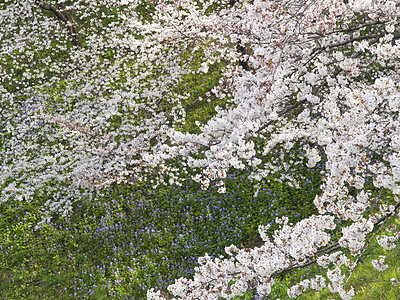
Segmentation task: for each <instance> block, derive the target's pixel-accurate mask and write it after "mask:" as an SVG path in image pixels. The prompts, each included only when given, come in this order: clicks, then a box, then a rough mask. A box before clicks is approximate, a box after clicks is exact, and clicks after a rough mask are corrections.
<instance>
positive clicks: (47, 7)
mask: <svg viewBox="0 0 400 300" xmlns="http://www.w3.org/2000/svg"><path fill="white" fill-rule="evenodd" d="M35 3H36V4H37V5H38V6H39V7H40V8H41V9H43V10H47V11H50V12H52V13H53V14H54V15H55V16H56V18H57V19H58V20H60V21H62V22H64V23H65V25H66V26H67V28H68V33H69V34H70V36H71V38H72V44H74V45H75V46H78V47H81V46H82V43H81V41H80V39H79V37H78V32H77V30H76V28H75V26H74V25H73V21H72V20H71V18H70V16H69V15H68V14H67V13H66V11H61V10H59V9H57V7H55V6H54V5H51V4H48V3H44V2H43V1H39V0H36V1H35Z"/></svg>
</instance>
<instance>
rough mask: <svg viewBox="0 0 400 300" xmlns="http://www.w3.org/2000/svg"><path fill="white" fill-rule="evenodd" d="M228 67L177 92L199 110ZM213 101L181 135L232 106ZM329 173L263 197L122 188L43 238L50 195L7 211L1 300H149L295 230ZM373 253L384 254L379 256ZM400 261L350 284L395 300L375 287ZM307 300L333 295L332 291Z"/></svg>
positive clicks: (0, 238) (245, 188) (366, 295)
mask: <svg viewBox="0 0 400 300" xmlns="http://www.w3.org/2000/svg"><path fill="white" fill-rule="evenodd" d="M39 54H43V55H46V53H39ZM220 67H221V66H214V67H213V68H211V70H210V72H209V73H208V74H204V75H199V76H188V77H186V78H184V80H183V82H182V85H180V86H178V87H177V89H179V90H182V92H186V91H189V92H190V93H191V97H190V99H191V100H193V101H195V99H197V98H198V97H199V96H201V95H203V94H204V92H205V91H207V90H208V89H210V88H211V87H212V86H213V85H215V83H216V82H217V81H218V80H219V68H220ZM32 84H34V82H32ZM54 97H57V88H56V89H55V90H54ZM214 100H215V101H212V102H211V103H208V102H206V101H199V102H196V103H189V102H188V103H186V105H187V106H186V107H187V111H188V113H187V120H188V121H187V123H186V124H184V126H183V128H182V129H183V130H185V131H192V130H193V131H195V129H194V128H193V127H194V125H193V124H194V122H195V121H200V122H201V123H203V122H205V121H206V120H207V119H209V118H210V117H211V116H212V114H213V109H214V107H215V105H223V104H224V102H223V101H221V100H218V99H214ZM298 155H301V154H298ZM322 167H323V166H322V165H319V166H318V167H317V168H315V169H313V170H309V169H306V168H305V167H304V168H303V169H301V170H300V172H302V173H303V175H304V176H306V178H307V179H308V180H309V181H307V182H306V183H304V184H302V185H301V186H302V188H301V189H300V190H295V189H292V188H288V187H286V186H284V185H282V184H279V183H272V184H264V185H263V186H262V187H261V189H260V193H259V195H258V196H257V197H253V195H254V192H255V187H254V186H253V185H252V184H251V183H250V182H248V180H246V176H247V173H246V172H243V173H241V174H240V173H232V174H230V177H229V180H228V183H227V186H228V192H227V194H226V195H219V194H217V193H216V191H214V190H208V191H201V190H200V189H199V186H198V185H197V184H195V183H193V182H191V181H190V180H187V181H186V182H185V184H184V185H183V186H182V187H178V186H170V187H159V188H157V189H156V190H154V189H153V188H152V187H151V185H150V184H147V183H137V184H134V185H130V186H123V185H113V186H112V187H111V188H107V189H105V190H103V191H102V192H103V194H104V196H103V197H97V198H96V199H93V200H91V199H87V198H82V200H81V201H80V202H77V203H75V205H74V211H73V213H72V214H71V215H70V216H69V217H67V218H58V219H53V220H52V222H51V224H49V225H48V226H45V227H44V228H43V229H41V230H34V226H35V224H36V223H37V222H38V220H39V211H38V208H39V207H40V206H41V204H42V203H44V202H45V201H46V200H47V199H48V198H49V197H50V198H51V195H48V196H45V195H43V194H38V195H37V196H36V200H35V201H36V202H31V203H24V202H13V201H10V202H8V203H1V204H0V299H74V298H77V299H79V298H84V299H109V298H116V299H124V298H127V299H129V298H131V299H142V298H144V295H145V291H146V290H147V289H148V288H150V287H156V288H163V289H165V287H166V286H167V285H168V284H170V283H172V282H173V281H174V279H175V278H177V277H179V276H191V275H192V274H193V267H194V266H195V265H196V258H197V257H198V256H200V255H203V254H204V253H206V252H208V253H210V254H212V255H219V254H222V253H223V249H224V246H227V245H229V244H231V243H234V244H237V245H243V246H254V245H258V244H259V243H260V240H259V238H258V234H257V226H258V224H267V223H270V222H272V220H273V219H274V218H275V217H277V216H282V215H290V216H291V220H292V221H295V220H296V219H298V218H301V217H304V216H306V215H307V214H309V213H312V212H313V208H312V200H313V198H314V196H315V194H316V193H317V186H318V185H319V183H320V182H319V179H318V178H319V170H320V169H321V168H322ZM373 252H374V253H375V254H379V255H381V254H382V253H384V252H382V250H381V249H380V248H379V247H376V248H373ZM398 261H399V260H397V259H396V258H394V259H393V260H391V261H390V268H389V269H388V270H387V271H385V272H383V273H380V274H376V272H375V271H374V270H373V269H371V267H370V263H369V262H368V256H367V257H366V258H365V264H362V265H360V266H359V267H358V268H357V270H356V271H355V272H354V274H353V276H352V279H351V280H350V282H351V283H352V284H353V285H354V286H355V287H356V289H357V290H359V291H360V292H359V294H358V296H357V297H358V299H383V298H385V297H387V298H388V299H396V298H395V295H396V294H399V293H400V291H399V290H398V288H397V287H394V286H392V285H391V284H390V283H374V282H373V281H374V280H376V279H375V278H374V276H375V277H377V276H380V277H377V278H380V279H382V278H383V279H390V278H392V277H396V274H398V273H399V267H400V266H399V264H400V263H399V262H398ZM307 272H312V270H306V271H299V272H295V273H293V274H292V275H291V277H289V278H288V279H286V280H284V281H281V282H279V283H278V284H277V285H276V286H275V287H274V290H273V293H272V295H270V298H280V299H285V298H286V296H285V291H286V288H287V286H288V284H290V283H291V282H292V281H294V279H296V278H298V277H301V276H303V275H304V273H307ZM239 298H245V299H254V298H255V295H253V294H252V293H249V294H248V295H246V296H244V297H239ZM303 298H304V299H328V298H332V296H331V295H329V294H327V293H325V292H324V291H323V292H321V293H314V294H313V293H307V294H305V295H304V296H303Z"/></svg>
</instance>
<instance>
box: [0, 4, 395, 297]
mask: <svg viewBox="0 0 400 300" xmlns="http://www.w3.org/2000/svg"><path fill="white" fill-rule="evenodd" d="M0 7H1V9H2V10H1V19H0V22H1V24H2V26H1V29H0V30H1V31H0V32H1V33H0V34H1V35H0V39H1V43H2V47H1V52H0V53H1V55H2V58H1V59H2V62H4V63H5V65H8V66H10V65H12V67H7V68H2V69H0V72H1V76H2V78H3V81H4V84H3V86H2V87H1V89H2V90H1V93H2V102H3V105H2V108H1V109H2V111H1V112H2V113H1V115H2V120H1V122H2V125H3V128H5V130H6V131H5V134H3V135H2V139H3V141H2V144H1V147H2V152H3V154H2V156H3V158H2V181H1V183H2V186H3V187H2V199H3V201H6V200H7V199H9V198H10V197H16V198H18V199H21V200H25V201H29V200H30V199H31V198H32V197H33V196H34V195H35V193H37V191H38V190H40V189H43V190H46V191H50V192H52V193H54V201H52V202H51V203H46V204H45V211H44V214H45V216H47V217H45V218H44V221H46V218H49V217H50V216H51V213H52V212H59V213H67V212H68V211H69V210H70V209H71V203H72V202H73V201H76V199H79V195H80V193H82V190H87V189H88V188H94V187H96V186H102V185H105V184H108V183H110V182H112V181H127V182H129V181H130V180H132V179H133V178H134V179H135V180H153V181H154V184H155V185H157V184H171V183H178V184H179V183H180V181H181V180H182V178H184V176H183V177H182V176H181V175H182V174H184V173H185V172H188V170H193V172H195V173H196V175H195V176H194V179H195V180H196V181H198V182H199V183H201V185H202V187H203V188H208V186H210V184H212V185H214V184H215V185H216V186H217V187H218V190H219V192H221V193H223V192H225V190H226V188H225V186H224V178H225V177H226V176H227V173H228V172H229V171H230V170H231V169H244V168H249V169H251V170H252V175H251V176H250V178H249V180H254V181H262V180H266V179H267V178H268V175H269V174H274V173H278V172H279V171H280V170H282V169H287V168H290V166H291V164H296V162H294V161H292V162H290V163H288V162H285V161H284V160H283V159H282V157H281V156H280V155H279V153H280V152H290V151H291V149H293V147H294V146H296V147H300V148H301V149H302V150H303V152H304V153H306V156H305V159H306V160H307V165H308V166H310V167H312V166H314V165H315V164H316V163H317V162H318V161H320V160H321V159H322V157H323V158H324V159H326V170H325V174H323V176H324V178H323V179H324V183H323V184H322V186H321V187H320V188H321V190H322V193H321V195H319V196H317V197H316V198H315V200H314V204H315V206H316V208H317V209H318V213H319V214H317V215H313V216H310V217H308V218H306V219H303V220H302V221H300V222H298V223H296V224H291V223H289V220H288V219H287V218H282V219H279V220H277V222H278V223H279V224H281V225H280V229H278V230H276V231H274V232H270V231H269V228H268V227H264V226H260V228H259V233H260V235H261V237H262V239H263V241H264V244H263V245H262V246H261V247H256V248H253V249H240V248H238V247H236V246H233V245H232V246H231V247H228V248H226V253H227V257H220V258H211V257H209V256H208V255H205V256H204V257H201V258H199V267H197V268H196V273H195V275H194V277H193V279H185V278H180V279H178V280H177V281H176V282H175V284H173V285H171V286H170V287H169V292H170V294H171V295H173V296H171V295H166V294H164V293H162V292H161V291H154V290H150V291H149V292H148V298H149V299H169V297H170V296H171V297H178V298H182V299H218V298H220V297H223V298H228V299H230V298H233V297H234V296H236V295H241V294H243V293H245V292H246V291H247V290H248V289H249V288H250V287H255V288H256V290H257V292H258V293H259V294H261V295H268V294H269V293H270V292H271V288H272V286H273V284H274V278H276V277H277V276H278V275H282V274H285V272H287V271H290V270H293V269H297V268H302V267H305V266H309V265H312V264H317V265H319V266H320V267H321V270H325V271H323V273H321V275H318V276H316V277H314V278H309V279H306V280H304V281H301V282H299V283H298V284H296V285H295V286H293V287H292V288H291V289H290V290H289V296H290V297H296V296H298V295H300V294H301V293H303V292H304V291H306V290H309V289H317V290H318V289H321V288H323V287H325V286H328V287H329V289H330V291H331V292H332V293H338V294H339V295H340V297H341V298H343V299H350V298H351V297H352V296H353V295H354V294H355V291H354V289H352V288H351V287H348V286H346V283H347V281H348V278H349V276H351V274H352V272H353V271H354V269H355V268H356V266H357V264H358V263H359V260H360V257H361V256H362V254H363V253H364V252H365V251H366V249H367V248H368V246H369V245H370V244H371V242H372V241H373V240H374V239H377V242H378V244H379V245H380V246H382V247H383V248H385V249H387V250H393V249H394V248H395V246H396V241H397V240H398V238H399V236H400V235H399V234H400V233H399V231H398V228H395V229H390V232H389V231H388V230H387V233H386V234H384V235H379V236H378V232H383V229H388V228H387V224H388V223H389V222H390V220H391V219H394V218H398V217H399V216H400V215H399V212H398V208H399V207H400V200H399V199H398V198H397V195H398V194H399V193H400V189H399V182H400V171H399V170H400V154H399V150H400V119H399V108H400V86H399V83H398V82H400V78H399V77H400V75H399V74H400V73H399V66H400V63H399V59H400V32H399V30H400V24H399V18H400V2H399V1H397V0H393V1H385V0H381V1H379V0H377V1H369V0H348V1H343V0H340V1H339V0H302V1H283V0H282V1H280V0H275V1H272V0H271V1H269V0H266V1H263V0H253V1H250V0H249V1H245V0H244V1H232V0H230V1H228V0H218V1H217V0H207V1H206V0H197V1H194V0H176V1H163V0H159V1H156V0H155V1H137V0H125V1H111V0H109V1H106V0H104V1H90V0H86V1H83V0H82V1H48V2H45V1H29V0H24V1H8V2H6V3H5V4H2V5H1V6H0ZM16 16H18V17H16ZM105 19H107V20H109V21H107V22H108V23H107V24H106V23H105ZM110 20H112V21H110ZM3 24H4V26H3ZM45 51H53V52H54V54H55V55H54V57H52V58H49V56H46V55H43V53H44V52H45ZM195 57H196V58H197V60H196V61H195V60H194V58H195ZM199 61H200V63H199ZM215 65H219V66H223V68H222V67H221V68H222V69H221V79H220V80H219V82H218V83H217V84H215V85H214V86H213V87H212V88H210V90H209V91H207V92H205V93H204V94H202V95H199V99H198V101H216V99H223V100H224V103H225V105H224V106H223V107H217V108H216V114H215V115H214V116H213V117H212V118H211V119H210V120H208V121H207V122H205V123H204V124H200V123H197V124H196V126H197V127H198V128H196V131H193V132H186V131H184V130H181V128H182V124H185V116H186V111H185V109H184V107H185V105H184V103H185V101H187V100H188V99H189V96H190V95H189V94H188V93H184V92H182V91H181V90H180V89H179V88H177V86H179V85H180V83H181V82H183V81H184V78H185V76H188V75H190V76H191V75H199V76H200V74H204V73H207V72H209V70H210V69H211V68H213V67H214V66H215ZM38 143H39V144H40V143H41V146H40V150H39V148H38V146H37V145H38ZM301 159H303V158H301ZM177 161H179V162H180V163H181V165H180V166H179V167H177V163H176V162H177ZM153 170H157V171H158V172H157V175H156V176H154V175H153V174H154V173H153V172H152V171H153ZM27 174H35V176H27ZM146 174H152V175H151V176H152V177H151V179H150V178H149V177H148V176H147V175H146ZM282 174H283V173H282ZM167 178H168V181H167ZM300 178H301V175H300V174H295V175H293V176H288V175H282V178H281V179H280V180H282V181H283V182H285V183H287V184H289V185H293V186H298V184H299V183H298V181H299V179H300ZM372 189H375V190H380V191H385V192H386V193H389V194H390V195H391V199H392V200H391V201H389V202H387V203H385V202H384V201H383V200H382V199H381V198H380V197H379V194H378V195H376V193H373V191H372ZM46 214H47V215H46ZM338 220H340V221H343V222H344V225H342V226H341V227H340V228H337V222H336V221H338ZM373 266H374V267H375V268H376V269H377V270H384V269H385V268H386V266H387V265H386V263H385V258H384V257H379V259H377V260H374V261H373ZM393 282H394V283H395V282H397V279H396V278H394V279H393Z"/></svg>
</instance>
